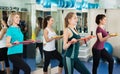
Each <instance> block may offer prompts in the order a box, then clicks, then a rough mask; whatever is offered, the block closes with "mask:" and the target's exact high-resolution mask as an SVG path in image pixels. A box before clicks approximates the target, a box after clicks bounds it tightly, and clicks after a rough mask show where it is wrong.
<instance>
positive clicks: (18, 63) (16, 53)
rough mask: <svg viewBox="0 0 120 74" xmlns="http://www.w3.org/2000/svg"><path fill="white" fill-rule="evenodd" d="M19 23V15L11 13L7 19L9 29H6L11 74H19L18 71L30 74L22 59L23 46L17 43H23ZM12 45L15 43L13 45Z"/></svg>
mask: <svg viewBox="0 0 120 74" xmlns="http://www.w3.org/2000/svg"><path fill="white" fill-rule="evenodd" d="M19 21H20V15H19V13H17V12H13V13H11V14H10V16H9V17H8V24H9V28H8V29H7V33H6V35H7V40H6V46H7V47H8V52H7V54H8V57H9V60H10V61H11V62H12V64H13V74H19V71H20V70H23V71H24V74H30V71H31V69H30V67H29V66H28V64H27V63H26V62H24V60H23V59H22V54H23V44H19V42H22V41H23V34H22V32H21V30H20V28H19V26H18V24H19ZM12 43H16V45H13V44H12Z"/></svg>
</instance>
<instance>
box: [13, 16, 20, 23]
mask: <svg viewBox="0 0 120 74" xmlns="http://www.w3.org/2000/svg"><path fill="white" fill-rule="evenodd" d="M19 22H20V16H19V15H17V14H16V15H15V16H14V17H13V23H14V24H19Z"/></svg>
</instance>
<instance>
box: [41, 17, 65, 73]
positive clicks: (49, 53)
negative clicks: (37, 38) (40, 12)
mask: <svg viewBox="0 0 120 74" xmlns="http://www.w3.org/2000/svg"><path fill="white" fill-rule="evenodd" d="M53 22H54V19H53V18H52V17H51V16H47V17H45V19H44V24H43V26H44V38H45V41H46V43H45V45H44V46H43V50H44V55H45V62H44V67H43V71H44V74H48V73H47V71H48V65H49V64H50V60H51V59H57V60H59V68H58V74H62V67H63V63H62V56H61V54H60V53H59V52H58V51H57V50H56V48H55V40H56V39H59V38H55V37H54V36H56V33H55V31H54V30H53V29H52V24H53Z"/></svg>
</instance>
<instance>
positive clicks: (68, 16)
mask: <svg viewBox="0 0 120 74" xmlns="http://www.w3.org/2000/svg"><path fill="white" fill-rule="evenodd" d="M74 14H75V13H74V12H69V13H68V14H67V15H66V17H65V28H66V27H68V24H69V22H68V19H71V18H72V17H73V15H74Z"/></svg>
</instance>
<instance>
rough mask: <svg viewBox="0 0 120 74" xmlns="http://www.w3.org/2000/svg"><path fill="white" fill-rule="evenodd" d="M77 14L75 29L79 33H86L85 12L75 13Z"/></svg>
mask: <svg viewBox="0 0 120 74" xmlns="http://www.w3.org/2000/svg"><path fill="white" fill-rule="evenodd" d="M77 16H78V24H77V30H78V31H79V33H88V25H87V12H82V13H77Z"/></svg>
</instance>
